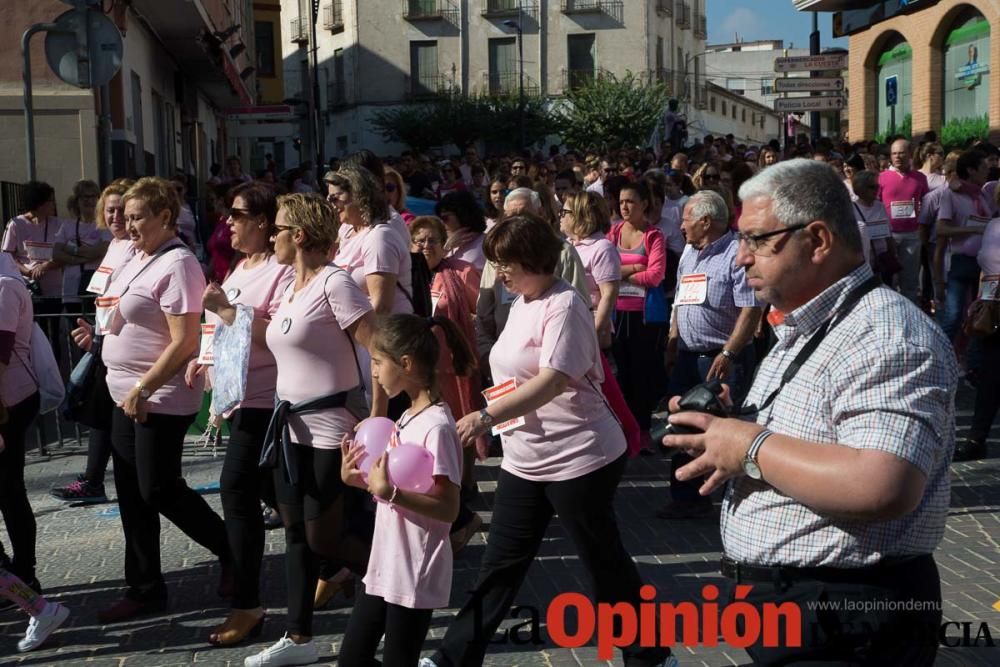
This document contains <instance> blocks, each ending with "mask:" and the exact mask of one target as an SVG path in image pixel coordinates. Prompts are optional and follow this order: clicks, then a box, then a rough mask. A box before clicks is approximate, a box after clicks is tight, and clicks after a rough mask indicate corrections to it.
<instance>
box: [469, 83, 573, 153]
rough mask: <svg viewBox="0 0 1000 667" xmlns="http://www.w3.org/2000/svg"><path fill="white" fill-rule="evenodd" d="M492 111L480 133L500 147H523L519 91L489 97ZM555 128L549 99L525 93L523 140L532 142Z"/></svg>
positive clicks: (488, 101)
mask: <svg viewBox="0 0 1000 667" xmlns="http://www.w3.org/2000/svg"><path fill="white" fill-rule="evenodd" d="M486 100H487V106H488V108H489V114H488V116H487V117H486V118H485V122H484V123H483V126H482V128H481V129H482V135H481V137H482V138H483V139H485V140H486V141H487V142H489V143H490V144H492V145H494V146H497V147H498V148H521V146H520V143H521V124H520V115H519V113H518V104H519V99H518V96H517V94H510V95H493V96H489V97H486ZM555 132H556V125H555V121H554V119H553V117H552V114H551V113H550V111H549V101H548V100H547V99H546V98H545V97H543V96H541V95H525V98H524V140H525V144H526V145H527V146H533V145H535V144H537V143H538V142H540V141H542V140H544V139H545V137H547V136H549V135H550V134H554V133H555Z"/></svg>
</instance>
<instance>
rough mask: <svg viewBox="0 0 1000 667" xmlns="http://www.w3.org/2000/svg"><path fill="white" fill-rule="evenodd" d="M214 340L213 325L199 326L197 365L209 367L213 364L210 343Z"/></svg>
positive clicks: (213, 359) (213, 357)
mask: <svg viewBox="0 0 1000 667" xmlns="http://www.w3.org/2000/svg"><path fill="white" fill-rule="evenodd" d="M213 340H215V325H214V324H202V325H201V347H200V348H199V349H198V363H199V364H201V365H202V366H211V365H213V364H214V363H215V354H214V353H213V351H212V341H213Z"/></svg>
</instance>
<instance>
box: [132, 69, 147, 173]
mask: <svg viewBox="0 0 1000 667" xmlns="http://www.w3.org/2000/svg"><path fill="white" fill-rule="evenodd" d="M131 81H132V131H133V132H134V133H135V173H137V174H141V175H143V176H145V175H146V154H145V151H146V146H145V142H144V140H143V127H142V79H140V78H139V75H138V74H136V73H135V72H132V77H131ZM150 175H152V174H150Z"/></svg>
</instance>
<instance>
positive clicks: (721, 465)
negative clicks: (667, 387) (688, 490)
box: [663, 399, 762, 496]
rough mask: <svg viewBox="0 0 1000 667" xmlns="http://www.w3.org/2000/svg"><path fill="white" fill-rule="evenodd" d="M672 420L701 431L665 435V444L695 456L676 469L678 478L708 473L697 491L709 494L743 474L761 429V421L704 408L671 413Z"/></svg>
mask: <svg viewBox="0 0 1000 667" xmlns="http://www.w3.org/2000/svg"><path fill="white" fill-rule="evenodd" d="M675 400H676V399H675ZM675 405H676V404H675ZM670 423H671V424H677V425H680V426H688V427H691V428H694V429H698V430H699V431H702V432H701V433H694V434H690V435H668V436H666V437H665V438H663V444H664V445H665V446H667V447H673V448H675V449H682V450H684V451H686V452H687V453H689V454H691V455H692V456H695V457H696V458H695V459H694V461H691V463H688V464H687V465H686V466H684V467H682V468H681V469H679V470H678V471H677V479H679V480H681V481H684V480H688V479H697V478H698V477H701V476H702V475H709V477H708V480H707V481H706V482H705V483H704V484H703V485H702V486H701V489H699V491H698V492H699V493H700V494H701V495H703V496H707V495H709V494H710V493H712V491H714V490H715V489H717V488H719V487H720V486H722V485H723V484H724V483H725V482H726V481H727V480H729V479H732V478H733V477H739V476H740V475H742V474H743V460H744V459H745V458H746V455H747V450H748V449H750V443H751V442H753V439H754V438H755V437H756V436H757V434H758V433H760V431H761V430H762V428H761V426H760V425H759V424H755V423H752V422H745V421H742V420H740V419H730V418H722V417H714V416H712V415H709V414H704V413H701V412H678V413H677V414H675V415H671V416H670Z"/></svg>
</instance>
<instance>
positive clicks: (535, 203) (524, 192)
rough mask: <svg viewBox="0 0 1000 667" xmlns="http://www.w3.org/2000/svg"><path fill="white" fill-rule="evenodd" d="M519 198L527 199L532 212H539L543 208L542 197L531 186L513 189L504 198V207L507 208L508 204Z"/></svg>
mask: <svg viewBox="0 0 1000 667" xmlns="http://www.w3.org/2000/svg"><path fill="white" fill-rule="evenodd" d="M517 199H526V200H527V201H528V205H529V206H530V207H531V212H532V213H535V214H538V213H540V212H541V210H542V198H541V197H539V196H538V193H537V192H535V191H534V190H532V189H531V188H514V189H513V190H511V191H510V192H509V193H508V194H507V197H506V198H504V200H503V206H504V208H507V205H508V204H510V203H512V202H513V201H515V200H517Z"/></svg>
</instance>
